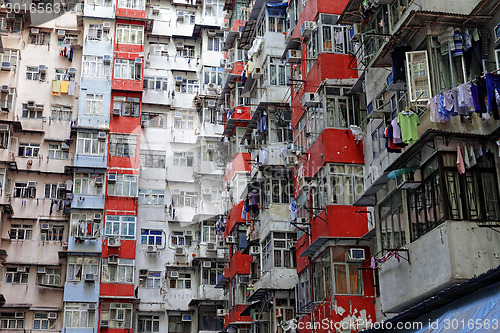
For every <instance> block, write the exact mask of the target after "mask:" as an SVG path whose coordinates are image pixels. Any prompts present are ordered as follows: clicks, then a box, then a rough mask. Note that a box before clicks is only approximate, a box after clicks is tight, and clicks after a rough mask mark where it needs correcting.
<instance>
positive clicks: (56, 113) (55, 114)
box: [50, 105, 72, 121]
mask: <svg viewBox="0 0 500 333" xmlns="http://www.w3.org/2000/svg"><path fill="white" fill-rule="evenodd" d="M71 114H72V109H71V108H70V107H65V106H55V105H53V106H52V115H51V116H50V119H51V120H64V121H70V120H71Z"/></svg>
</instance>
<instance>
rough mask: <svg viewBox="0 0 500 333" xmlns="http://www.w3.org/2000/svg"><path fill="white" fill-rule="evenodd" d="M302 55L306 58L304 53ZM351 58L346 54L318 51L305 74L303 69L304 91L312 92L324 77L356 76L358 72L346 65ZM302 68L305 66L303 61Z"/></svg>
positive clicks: (351, 77) (352, 77)
mask: <svg viewBox="0 0 500 333" xmlns="http://www.w3.org/2000/svg"><path fill="white" fill-rule="evenodd" d="M304 52H305V50H304ZM303 56H304V59H306V57H305V54H304V55H303ZM352 58H353V56H351V55H348V54H335V53H320V54H319V56H318V58H317V59H316V61H315V62H314V65H313V66H312V68H311V69H310V70H309V72H307V74H306V73H305V71H304V74H306V75H305V78H306V79H305V81H306V91H307V92H314V91H315V90H316V88H317V87H318V85H319V83H321V82H322V81H323V80H325V79H354V78H357V77H358V72H357V71H355V70H352V69H349V67H348V66H349V63H350V62H351V60H352ZM302 68H304V69H305V68H306V67H305V63H304V66H302Z"/></svg>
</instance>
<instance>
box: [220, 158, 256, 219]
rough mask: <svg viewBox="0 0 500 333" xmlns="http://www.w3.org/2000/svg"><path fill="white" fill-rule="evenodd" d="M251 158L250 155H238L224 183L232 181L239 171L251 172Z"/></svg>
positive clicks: (227, 172) (225, 176) (232, 162)
mask: <svg viewBox="0 0 500 333" xmlns="http://www.w3.org/2000/svg"><path fill="white" fill-rule="evenodd" d="M251 158H252V157H251V155H250V153H236V154H235V155H234V157H233V160H232V161H231V170H227V171H226V174H225V175H224V181H226V180H232V179H233V177H234V174H235V173H236V172H238V171H250V162H249V161H250V160H251ZM240 213H241V212H240Z"/></svg>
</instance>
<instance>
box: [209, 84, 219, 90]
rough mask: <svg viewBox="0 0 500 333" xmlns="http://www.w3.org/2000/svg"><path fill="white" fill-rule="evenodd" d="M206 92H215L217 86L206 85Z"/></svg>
mask: <svg viewBox="0 0 500 333" xmlns="http://www.w3.org/2000/svg"><path fill="white" fill-rule="evenodd" d="M207 90H210V91H216V90H217V85H216V84H215V83H209V84H207Z"/></svg>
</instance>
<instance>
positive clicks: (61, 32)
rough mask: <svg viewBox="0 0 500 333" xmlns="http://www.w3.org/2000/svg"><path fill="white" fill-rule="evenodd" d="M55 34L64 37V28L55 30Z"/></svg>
mask: <svg viewBox="0 0 500 333" xmlns="http://www.w3.org/2000/svg"><path fill="white" fill-rule="evenodd" d="M57 36H58V37H66V31H64V30H57Z"/></svg>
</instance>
